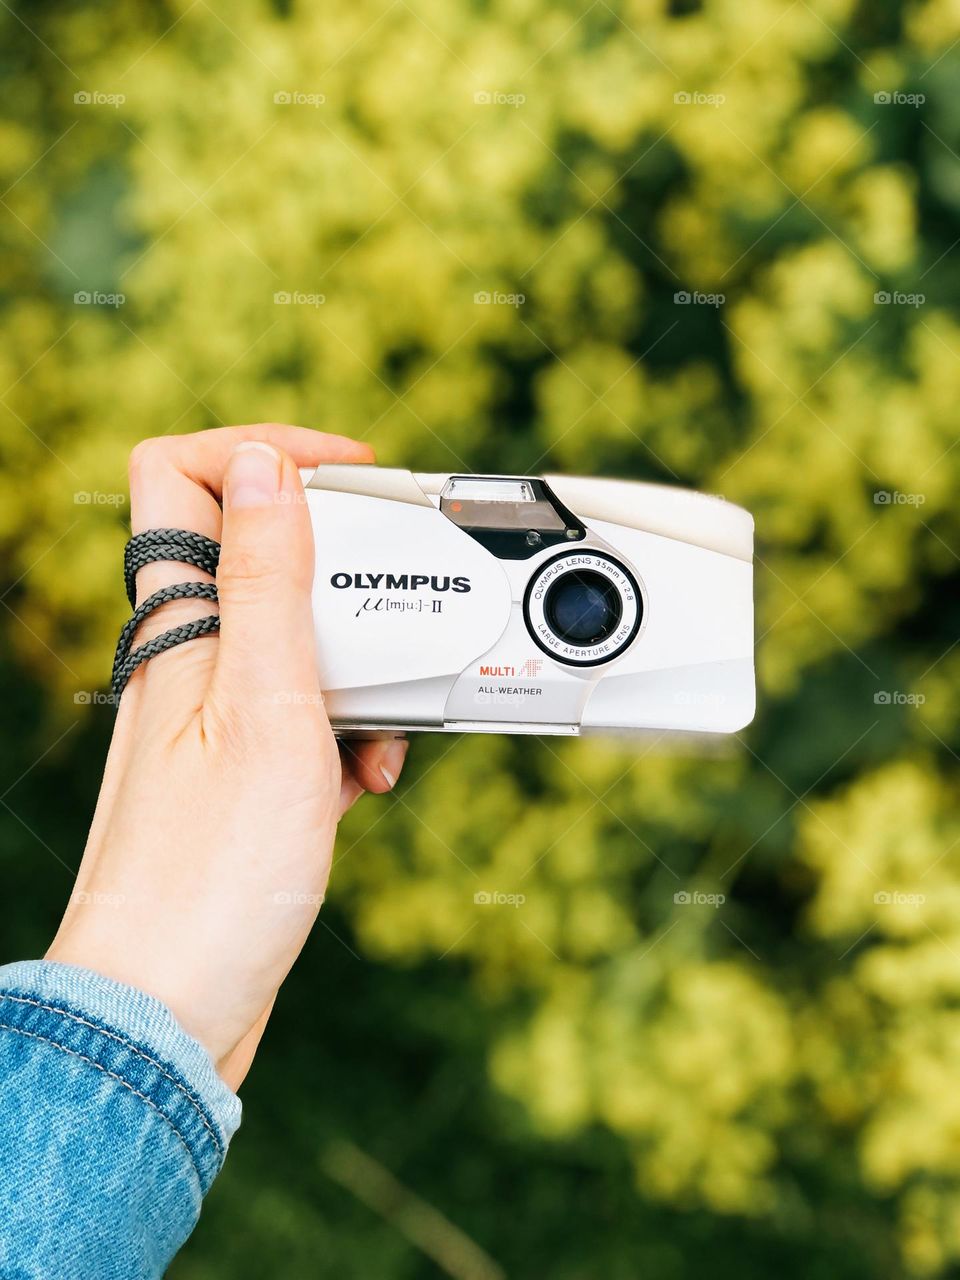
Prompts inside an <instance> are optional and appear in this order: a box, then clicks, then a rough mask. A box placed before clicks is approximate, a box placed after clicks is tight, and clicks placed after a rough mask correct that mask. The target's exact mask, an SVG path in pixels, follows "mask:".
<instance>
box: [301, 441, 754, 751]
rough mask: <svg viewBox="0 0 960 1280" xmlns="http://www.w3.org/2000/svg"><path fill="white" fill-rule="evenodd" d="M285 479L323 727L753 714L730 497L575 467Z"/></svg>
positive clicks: (746, 531)
mask: <svg viewBox="0 0 960 1280" xmlns="http://www.w3.org/2000/svg"><path fill="white" fill-rule="evenodd" d="M301 474H302V476H303V481H304V485H305V490H306V496H307V504H308V507H309V511H310V515H311V519H312V522H313V530H314V540H315V545H316V574H315V578H314V587H313V606H314V616H315V619H316V632H317V655H318V665H319V671H320V680H321V686H322V688H323V690H324V698H325V702H326V707H327V711H328V713H329V716H330V720H331V722H332V724H333V727H334V729H335V730H336V731H337V732H338V733H340V734H342V735H351V734H359V735H363V734H371V733H373V734H379V733H395V732H401V731H408V730H447V731H451V732H461V733H462V732H484V733H536V734H580V733H594V732H604V731H608V732H613V731H623V730H639V729H654V730H694V731H702V732H712V733H732V732H734V731H736V730H737V729H741V728H743V726H744V725H746V724H749V722H750V720H751V719H752V718H753V714H754V707H755V688H754V670H753V519H752V517H751V516H750V515H749V513H748V512H746V511H744V510H743V509H742V508H740V507H736V506H734V505H732V504H731V503H728V502H724V501H723V500H722V499H720V498H715V497H711V496H707V495H704V494H699V493H693V492H691V491H689V490H684V489H675V488H670V487H668V486H664V485H653V484H640V483H633V482H628V481H621V480H595V479H587V478H580V477H574V476H545V477H543V478H539V477H532V476H526V477H515V476H480V475H437V474H421V473H414V472H410V471H402V470H391V469H387V468H381V467H375V466H352V465H332V466H320V467H317V468H316V469H307V470H304V471H303V472H302V473H301Z"/></svg>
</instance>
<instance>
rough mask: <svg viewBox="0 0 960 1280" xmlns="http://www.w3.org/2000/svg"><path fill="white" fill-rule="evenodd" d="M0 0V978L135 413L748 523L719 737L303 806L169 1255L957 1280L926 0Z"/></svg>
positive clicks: (82, 685) (87, 732)
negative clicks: (337, 817) (278, 918)
mask: <svg viewBox="0 0 960 1280" xmlns="http://www.w3.org/2000/svg"><path fill="white" fill-rule="evenodd" d="M0 25H2V28H3V36H4V41H3V49H4V53H3V55H2V62H0V68H2V70H0V75H2V77H3V81H4V88H5V94H4V101H5V108H4V112H3V117H2V120H0V142H2V145H0V188H2V196H0V237H2V246H3V250H4V252H3V254H2V256H0V294H2V333H3V341H2V344H0V380H2V384H3V387H4V388H6V391H5V394H4V395H3V397H2V399H0V405H2V406H3V414H4V420H5V422H4V429H3V434H2V436H0V459H2V467H0V542H2V547H3V552H4V562H5V566H6V577H7V579H8V582H7V585H6V587H5V591H4V595H3V597H2V603H3V606H4V609H3V621H4V623H5V633H4V638H3V649H2V652H0V688H2V691H3V696H4V698H5V702H4V705H5V707H6V708H7V709H8V712H9V717H8V719H9V730H10V731H9V732H8V734H7V735H6V742H5V745H4V747H3V777H4V778H5V779H7V781H6V783H5V784H4V785H5V786H6V788H7V790H6V791H5V793H4V796H3V800H2V805H3V808H2V809H0V822H2V828H3V852H2V855H0V856H2V857H3V874H4V884H5V885H6V886H7V887H8V906H7V910H6V911H5V912H4V915H3V925H2V928H3V937H4V941H5V944H6V945H5V951H6V953H7V954H9V955H26V954H30V953H36V952H38V951H39V950H40V949H42V948H43V947H44V945H45V943H46V941H47V939H48V938H49V936H50V933H51V930H52V927H53V924H54V921H55V920H56V917H57V912H58V909H59V907H60V906H61V904H62V901H63V899H64V897H65V895H66V893H67V891H68V886H69V883H70V868H71V867H72V866H75V865H76V862H77V860H78V858H79V854H80V851H81V848H82V843H83V838H84V829H85V824H86V822H87V820H88V818H89V814H90V811H91V809H92V805H93V798H94V796H95V790H96V779H97V773H98V767H99V761H100V759H101V758H102V753H103V751H104V747H105V741H106V737H107V735H108V733H109V711H108V710H100V709H98V708H97V707H96V706H90V705H82V704H80V705H78V703H77V701H76V699H77V698H78V696H79V697H81V698H82V696H83V695H82V691H92V690H95V689H97V688H98V687H100V686H101V685H102V684H103V682H104V680H105V678H106V673H107V671H108V667H109V661H110V655H111V650H112V645H113V641H114V638H115V634H116V631H117V629H118V627H119V625H120V623H121V621H122V620H123V618H124V616H125V606H124V603H123V599H122V592H121V590H120V584H119V580H118V577H119V575H118V565H119V557H120V552H121V548H122V545H123V542H124V539H125V536H126V530H125V524H124V521H125V505H124V504H125V497H124V494H125V474H124V467H125V458H126V454H127V452H128V450H129V448H130V446H131V445H132V444H133V443H134V442H135V441H136V440H138V439H140V438H141V437H143V436H146V435H152V434H161V433H166V432H174V431H187V430H192V429H195V428H198V427H203V426H209V425H214V424H219V423H230V422H245V421H264V420H278V421H291V422H301V423H305V424H308V425H313V426H317V427H326V428H331V429H335V430H338V431H344V432H348V433H352V434H355V435H358V436H361V437H363V438H365V439H369V440H370V441H371V442H372V443H374V444H375V446H376V447H377V450H378V454H379V457H380V459H381V461H383V462H385V463H388V464H402V465H412V466H418V467H424V468H430V469H436V470H461V469H471V470H495V471H506V472H511V471H513V472H518V471H519V472H525V471H529V472H537V471H541V470H545V469H550V468H553V469H556V470H578V471H582V472H587V473H607V474H615V475H622V476H628V477H637V478H644V479H654V480H658V481H666V482H669V483H680V484H684V485H691V486H695V487H699V488H703V489H706V490H709V491H712V492H717V493H721V494H723V495H724V496H725V497H727V498H729V499H732V500H733V501H736V502H740V503H743V504H744V505H746V506H747V507H749V508H750V509H751V510H752V511H753V512H754V513H755V515H756V518H757V531H758V563H757V569H758V585H757V594H758V638H759V649H758V662H759V679H760V703H759V705H760V711H759V715H758V718H757V720H756V722H755V724H754V725H753V726H752V727H751V729H750V730H749V731H748V732H747V733H745V734H743V735H741V738H740V740H739V741H738V742H737V743H735V744H734V746H733V748H732V750H730V751H728V752H725V753H720V754H717V755H709V756H706V757H704V756H702V755H700V754H690V753H681V752H679V751H678V750H677V748H676V747H673V746H671V747H669V748H665V747H664V746H663V745H662V744H661V745H660V746H656V745H652V744H649V743H647V744H644V745H643V746H642V747H640V748H637V747H633V746H629V745H623V744H616V745H613V744H609V743H600V742H598V743H571V742H563V743H558V742H556V741H551V740H542V741H532V740H530V741H527V740H523V741H517V740H510V739H499V738H498V739H492V740H478V739H474V740H466V739H464V740H459V741H447V740H443V741H435V740H424V741H420V742H418V743H417V744H416V750H415V751H414V752H413V753H412V760H411V765H410V766H409V767H408V776H407V777H406V778H405V780H404V783H403V784H402V786H401V788H400V790H399V793H398V794H397V796H396V797H395V798H393V799H392V800H388V801H386V802H378V803H377V804H375V803H374V802H373V801H367V802H366V803H365V804H363V805H361V806H360V808H359V811H358V812H356V813H355V814H354V815H352V816H351V818H350V820H349V821H348V823H347V824H346V829H345V831H344V834H343V839H342V843H341V847H340V852H339V856H338V862H337V866H336V872H335V876H334V881H333V886H332V892H331V897H330V901H329V903H328V905H327V907H326V908H325V911H324V916H323V919H322V921H321V927H319V928H318V930H317V935H316V937H315V938H314V939H313V940H312V941H311V943H310V945H309V947H308V949H307V952H306V953H305V955H304V957H303V960H302V962H301V964H300V965H299V966H298V969H297V971H296V973H295V976H294V978H293V979H292V981H291V984H290V986H289V987H288V988H287V989H285V992H284V993H283V996H282V998H281V1002H280V1006H279V1009H278V1013H277V1015H276V1016H275V1019H274V1022H273V1023H272V1025H271V1031H270V1033H269V1035H268V1038H267V1042H266V1046H265V1048H264V1050H263V1053H262V1056H261V1059H260V1061H259V1062H258V1064H257V1067H256V1069H255V1072H254V1075H253V1077H252V1078H251V1080H250V1082H249V1085H248V1087H247V1090H246V1092H245V1098H246V1102H247V1118H246V1120H245V1126H244V1130H243V1131H242V1133H241V1135H240V1137H239V1138H238V1140H237V1142H236V1146H235V1150H234V1152H233V1154H232V1156H231V1160H230V1162H229V1163H228V1165H227V1169H226V1171H225V1173H224V1175H223V1177H222V1178H221V1180H220V1182H219V1184H218V1186H217V1188H216V1189H215V1191H214V1193H213V1195H212V1196H211V1198H210V1201H209V1204H208V1206H207V1209H206V1211H205V1215H204V1220H203V1222H202V1224H201V1226H200V1228H199V1229H198V1232H197V1234H196V1236H195V1238H194V1240H193V1241H192V1242H191V1244H190V1245H189V1246H188V1248H187V1249H186V1250H185V1252H184V1254H183V1256H182V1257H181V1258H180V1259H179V1260H178V1261H177V1263H176V1264H175V1266H174V1268H173V1271H172V1274H173V1275H174V1276H177V1277H179V1278H180V1280H195V1278H199V1277H214V1276H227V1275H229V1276H231V1277H234V1278H236V1280H239V1278H240V1277H246V1276H250V1277H253V1276H261V1275H264V1274H272V1273H274V1272H275V1271H277V1270H278V1269H280V1270H282V1272H283V1274H285V1275H288V1276H290V1277H294V1276H308V1275H309V1276H318V1275H323V1276H328V1275H329V1276H333V1275H336V1276H337V1277H338V1278H339V1277H364V1278H366V1277H369V1276H372V1275H377V1276H390V1277H413V1276H433V1275H442V1274H449V1275H454V1276H461V1277H466V1276H484V1277H495V1276H497V1275H500V1274H508V1275H510V1276H533V1275H537V1276H547V1275H549V1276H550V1277H558V1278H560V1280H574V1278H576V1280H588V1278H589V1280H593V1278H594V1277H603V1278H604V1280H620V1278H621V1277H622V1278H624V1280H626V1278H627V1277H631V1278H632V1277H635V1276H636V1275H638V1274H648V1273H649V1274H654V1275H657V1276H659V1277H664V1278H665V1280H669V1277H674V1276H686V1275H695V1274H700V1273H701V1272H702V1271H703V1270H704V1269H706V1270H708V1271H709V1273H710V1274H712V1275H717V1276H720V1275H734V1274H736V1275H737V1276H738V1277H757V1278H758V1280H759V1277H761V1276H762V1277H764V1280H765V1278H766V1277H767V1276H768V1275H769V1274H770V1272H771V1271H772V1270H774V1269H776V1270H777V1271H779V1272H780V1273H781V1274H784V1275H790V1276H804V1277H807V1276H810V1275H829V1276H831V1277H834V1278H843V1277H865V1276H868V1275H871V1276H872V1275H875V1274H877V1273H882V1274H884V1275H888V1276H891V1277H895V1276H911V1277H912V1276H938V1275H946V1274H948V1273H949V1274H952V1268H955V1267H956V1266H958V1265H960V1104H958V1103H957V1101H956V1093H957V1091H956V1089H955V1087H953V1086H954V1084H955V1080H956V1077H957V1073H958V1068H960V859H958V844H960V831H958V830H957V825H958V819H957V806H956V795H957V781H958V769H957V765H958V754H957V752H958V750H960V742H958V692H957V690H958V676H960V647H955V646H956V644H957V636H958V634H960V633H958V630H957V627H958V620H960V608H958V596H957V591H956V586H957V582H958V576H960V575H958V572H957V561H958V556H957V546H958V537H957V533H958V530H957V522H958V517H957V504H956V497H955V495H956V486H957V473H958V462H960V450H958V449H957V448H956V447H955V446H956V444H957V405H958V403H960V308H958V305H957V302H956V298H957V295H958V285H960V273H958V259H957V252H956V245H957V242H958V237H960V229H958V228H960V217H958V212H960V155H958V151H960V108H958V106H957V98H956V94H955V92H954V86H955V83H956V76H957V73H958V69H960V11H958V9H957V7H956V5H955V4H953V3H950V2H949V0H929V2H928V3H912V4H906V3H897V2H895V0H890V3H885V4H878V5H871V6H868V5H865V4H863V5H855V4H854V3H852V0H809V2H808V0H801V2H800V3H796V4H790V5H785V4H783V3H780V2H777V0H750V3H744V2H743V0H706V2H705V3H699V2H698V0H673V3H667V2H666V0H660V2H656V0H633V2H632V3H629V2H627V3H613V2H611V3H606V0H604V2H602V3H600V4H599V5H592V6H589V7H587V6H575V5H566V4H561V5H550V4H546V3H543V2H542V0H519V2H517V0H514V3H511V4H509V5H508V4H506V3H504V2H503V0H501V2H500V3H494V2H489V3H488V2H480V0H478V2H477V3H473V4H469V5H462V4H454V3H451V2H450V0H425V3H424V4H422V5H418V6H416V8H414V7H412V6H410V5H408V4H407V3H406V0H399V2H398V3H394V4H387V3H386V2H385V0H384V2H383V3H381V4H377V5H374V4H371V3H368V2H367V0H355V2H354V3H352V4H342V3H333V4H330V5H324V6H310V5H307V4H305V3H295V2H291V0H275V3H274V4H272V5H271V4H268V3H265V2H258V0H237V3H235V4H233V5H232V6H230V7H229V8H228V9H222V7H220V8H215V7H213V6H212V5H209V4H208V3H206V0H192V2H188V0H180V3H166V4H154V5H148V4H146V3H143V2H142V0H116V2H115V3H113V4H111V5H109V6H107V7H101V8H98V9H96V10H94V9H90V8H89V7H86V6H81V5H79V4H76V3H72V4H71V3H68V4H62V5H56V6H54V5H48V4H43V3H41V4H37V3H34V4H32V5H26V4H22V3H16V4H14V5H13V7H6V6H5V7H4V10H3V12H2V15H0ZM478 295H479V300H478ZM484 296H492V299H493V300H492V301H489V302H487V301H484V300H483V298H484ZM51 796H54V797H56V801H57V803H51ZM478 893H481V894H483V893H498V894H504V895H512V896H513V897H514V899H516V898H517V897H518V896H519V897H522V899H523V900H522V902H520V903H519V904H516V903H515V904H514V905H509V906H508V905H495V904H487V905H483V904H482V903H481V904H478V903H476V902H475V895H476V894H478ZM687 898H689V899H690V900H689V901H688V900H686V899H687ZM721 899H722V900H721ZM338 1143H339V1144H340V1145H339V1146H338V1145H337V1144H338ZM338 1153H339V1154H338ZM344 1153H346V1154H344ZM378 1170H380V1172H378ZM391 1177H392V1178H395V1179H398V1180H399V1183H397V1184H395V1183H393V1182H391V1180H390V1179H391ZM401 1184H402V1185H401ZM404 1188H407V1189H408V1190H407V1191H404ZM405 1196H410V1197H413V1198H411V1199H409V1201H408V1200H406V1199H404V1197H405ZM421 1201H422V1203H421ZM424 1205H426V1206H427V1208H426V1209H425V1208H424ZM428 1210H430V1211H429V1212H428ZM434 1210H435V1211H436V1213H438V1214H440V1215H444V1217H437V1216H431V1213H432V1212H433V1211H434ZM451 1224H456V1226H457V1227H459V1228H460V1229H462V1230H463V1231H464V1232H466V1234H467V1236H469V1237H470V1238H472V1239H473V1240H474V1241H476V1244H477V1246H478V1247H479V1249H480V1250H482V1251H485V1253H483V1252H479V1253H471V1252H470V1250H469V1249H468V1248H467V1246H466V1245H465V1244H464V1243H463V1242H462V1241H461V1242H460V1243H458V1241H457V1237H456V1235H455V1234H454V1236H452V1237H450V1238H448V1237H447V1235H446V1234H445V1233H446V1232H448V1231H452V1230H453V1228H452V1226H451ZM431 1242H432V1244H431ZM486 1255H489V1257H486ZM491 1258H492V1259H495V1260H496V1262H493V1261H491V1260H490V1259H491ZM501 1268H502V1271H501Z"/></svg>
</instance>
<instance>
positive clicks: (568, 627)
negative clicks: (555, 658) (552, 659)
mask: <svg viewBox="0 0 960 1280" xmlns="http://www.w3.org/2000/svg"><path fill="white" fill-rule="evenodd" d="M543 610H544V616H545V618H546V621H547V626H548V627H549V628H550V629H551V631H552V632H553V633H554V635H557V636H559V637H560V639H561V640H565V641H566V642H567V643H568V644H575V645H591V644H600V643H602V641H604V640H607V639H609V637H610V636H612V635H613V633H614V631H616V629H617V627H618V626H619V625H620V619H621V617H622V616H623V605H622V603H621V600H620V592H619V591H618V590H617V588H616V587H615V586H614V585H613V583H612V582H611V581H610V580H609V578H605V577H604V576H603V574H601V573H594V572H593V571H592V570H591V569H575V570H573V571H572V572H570V573H565V574H563V575H562V577H560V578H558V579H557V581H556V582H554V583H553V585H552V586H551V587H550V588H549V589H548V590H547V595H546V599H545V600H544V602H543Z"/></svg>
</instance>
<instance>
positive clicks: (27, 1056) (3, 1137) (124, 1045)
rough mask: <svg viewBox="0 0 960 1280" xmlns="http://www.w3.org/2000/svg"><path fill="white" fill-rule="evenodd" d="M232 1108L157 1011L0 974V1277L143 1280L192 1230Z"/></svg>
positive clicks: (119, 991) (45, 968) (74, 984)
mask: <svg viewBox="0 0 960 1280" xmlns="http://www.w3.org/2000/svg"><path fill="white" fill-rule="evenodd" d="M239 1123H240V1102H239V1099H238V1098H237V1097H236V1096H235V1095H234V1094H233V1093H232V1092H231V1091H230V1090H229V1089H228V1088H227V1086H226V1085H225V1084H224V1083H223V1081H222V1080H221V1079H220V1077H219V1076H218V1075H217V1073H216V1070H215V1068H214V1066H213V1063H212V1062H211V1060H210V1058H209V1056H208V1054H207V1053H206V1051H205V1050H204V1049H203V1048H202V1046H201V1045H199V1044H198V1043H197V1042H196V1040H194V1039H192V1038H191V1037H190V1036H188V1035H187V1033H186V1032H185V1031H184V1030H183V1028H182V1027H181V1026H180V1024H179V1023H178V1022H177V1021H176V1019H175V1018H174V1016H173V1014H172V1013H171V1012H170V1010H169V1009H168V1008H167V1007H166V1006H165V1005H163V1004H161V1003H160V1001H159V1000H156V999H154V998H153V997H152V996H148V995H146V994H145V993H144V992H142V991H137V990H135V989H134V988H133V987H128V986H125V985H124V984H123V983H120V982H113V981H111V980H110V979H109V978H104V977H102V976H101V975H99V974H96V973H92V972H90V971H89V970H87V969H81V968H77V967H76V966H74V965H65V964H54V963H51V962H49V961H43V960H35V961H26V962H23V963H19V964H9V965H5V966H0V1278H2V1280H75V1278H76V1280H80V1277H83V1280H90V1278H91V1277H96V1280H148V1278H152V1277H157V1276H162V1275H163V1272H164V1271H165V1269H166V1267H167V1265H168V1264H169V1262H170V1259H171V1258H172V1257H173V1255H174V1254H175V1253H176V1251H177V1250H178V1249H179V1248H180V1246H181V1245H182V1244H183V1242H184V1240H186V1238H187V1236H188V1235H189V1234H190V1232H191V1231H192V1230H193V1227H194V1225H195V1223H196V1221H197V1216H198V1214H199V1212H200V1202H201V1200H202V1198H203V1196H204V1195H205V1194H206V1192H207V1191H208V1189H209V1187H210V1184H211V1183H212V1182H213V1179H214V1178H215V1177H216V1175H217V1173H218V1172H219V1171H220V1166H221V1165H222V1163H223V1158H224V1154H225V1152H226V1149H227V1144H228V1142H229V1141H230V1138H231V1137H232V1136H233V1134H234V1132H235V1131H236V1128H237V1126H238V1125H239Z"/></svg>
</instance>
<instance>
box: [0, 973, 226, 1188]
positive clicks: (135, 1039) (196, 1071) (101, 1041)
mask: <svg viewBox="0 0 960 1280" xmlns="http://www.w3.org/2000/svg"><path fill="white" fill-rule="evenodd" d="M0 1028H5V1029H7V1030H9V1031H12V1032H17V1033H19V1034H21V1035H24V1036H28V1037H33V1038H34V1039H36V1040H43V1041H45V1042H46V1043H48V1044H51V1045H53V1046H54V1047H56V1048H59V1049H62V1050H63V1051H64V1052H65V1053H68V1054H71V1055H73V1056H74V1057H75V1058H77V1059H81V1060H83V1061H84V1062H86V1063H87V1064H88V1066H89V1068H90V1069H91V1070H98V1071H101V1072H104V1073H105V1074H106V1075H107V1076H109V1077H112V1078H113V1079H114V1080H115V1081H116V1082H117V1084H118V1086H120V1087H124V1088H127V1089H129V1090H131V1091H132V1092H133V1093H135V1094H136V1095H137V1096H138V1097H139V1098H141V1099H142V1100H143V1101H144V1102H145V1103H146V1104H147V1105H148V1106H150V1107H151V1108H152V1109H153V1110H154V1111H155V1112H157V1113H158V1114H159V1115H161V1116H162V1117H163V1119H164V1120H166V1122H167V1123H168V1124H169V1126H170V1128H171V1129H172V1130H173V1131H174V1133H175V1134H176V1135H177V1137H178V1138H179V1139H180V1141H181V1143H182V1144H183V1146H184V1147H185V1148H186V1150H187V1152H188V1154H189V1155H190V1157H191V1159H192V1161H193V1164H194V1166H195V1168H196V1171H197V1176H198V1178H199V1182H200V1188H201V1192H202V1194H206V1192H207V1190H208V1189H209V1187H210V1184H211V1183H212V1182H213V1180H214V1178H215V1177H216V1175H217V1173H218V1172H219V1171H220V1166H221V1165H222V1164H223V1159H224V1156H225V1155H226V1150H227V1145H228V1143H229V1142H230V1139H231V1138H232V1136H233V1134H234V1133H235V1132H236V1130H237V1127H238V1125H239V1124H240V1099H239V1098H238V1097H237V1096H236V1094H234V1093H233V1092H232V1091H231V1090H230V1089H229V1088H228V1087H227V1086H226V1085H225V1084H224V1082H223V1081H222V1080H221V1079H220V1077H219V1076H218V1075H217V1072H216V1069H215V1067H214V1065H213V1062H212V1060H211V1059H210V1056H209V1054H208V1053H207V1051H206V1050H205V1049H204V1048H203V1046H202V1045H200V1044H199V1043H198V1042H197V1041H196V1040H194V1039H193V1037H192V1036H189V1035H188V1034H187V1033H186V1031H184V1029H183V1028H182V1027H181V1026H180V1024H179V1023H178V1022H177V1020H176V1018H174V1016H173V1014H172V1013H171V1012H170V1010H169V1009H168V1008H167V1006H166V1005H165V1004H163V1003H162V1002H161V1001H159V1000H157V999H156V998H155V997H154V996H150V995H147V994H146V993H145V992H143V991H138V990H137V989H136V988H135V987H128V986H127V985H126V984H125V983H122V982H115V981H113V979H111V978H105V977H103V975H102V974H99V973H94V972H93V971H92V970H90V969H83V968H80V967H79V966H78V965H72V964H60V963H57V962H54V961H50V960H25V961H19V962H17V963H15V964H7V965H2V966H0Z"/></svg>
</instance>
